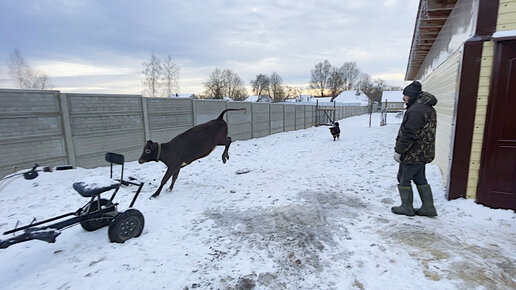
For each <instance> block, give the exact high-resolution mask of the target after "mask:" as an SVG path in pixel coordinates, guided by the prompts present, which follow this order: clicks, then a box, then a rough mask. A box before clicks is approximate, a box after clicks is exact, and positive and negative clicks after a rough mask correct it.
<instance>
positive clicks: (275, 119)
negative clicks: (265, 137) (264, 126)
mask: <svg viewBox="0 0 516 290" xmlns="http://www.w3.org/2000/svg"><path fill="white" fill-rule="evenodd" d="M270 106H271V108H270V113H271V134H275V133H280V132H283V131H284V126H285V124H284V119H283V110H284V109H283V107H284V105H283V104H271V105H270Z"/></svg>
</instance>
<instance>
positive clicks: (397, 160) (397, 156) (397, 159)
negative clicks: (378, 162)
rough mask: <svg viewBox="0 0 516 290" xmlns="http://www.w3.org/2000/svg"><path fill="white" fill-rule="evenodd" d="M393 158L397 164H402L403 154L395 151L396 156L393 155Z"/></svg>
mask: <svg viewBox="0 0 516 290" xmlns="http://www.w3.org/2000/svg"><path fill="white" fill-rule="evenodd" d="M392 157H393V158H394V160H395V161H396V162H398V163H400V157H401V154H399V153H398V152H396V151H394V155H392Z"/></svg>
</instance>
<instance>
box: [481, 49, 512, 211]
mask: <svg viewBox="0 0 516 290" xmlns="http://www.w3.org/2000/svg"><path fill="white" fill-rule="evenodd" d="M483 144H484V145H483V148H482V162H481V166H480V176H479V186H478V192H477V202H478V203H481V204H484V205H487V206H490V207H494V208H510V209H513V210H516V40H511V41H503V42H498V43H497V45H496V49H495V56H494V61H493V81H492V88H491V93H490V95H489V101H488V108H487V117H486V126H485V133H484V143H483Z"/></svg>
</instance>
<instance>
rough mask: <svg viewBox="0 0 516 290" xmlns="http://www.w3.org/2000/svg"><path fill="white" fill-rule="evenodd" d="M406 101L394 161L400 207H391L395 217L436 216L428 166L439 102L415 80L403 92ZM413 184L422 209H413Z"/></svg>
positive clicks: (431, 153) (433, 150)
mask: <svg viewBox="0 0 516 290" xmlns="http://www.w3.org/2000/svg"><path fill="white" fill-rule="evenodd" d="M403 100H404V101H405V103H406V104H407V111H406V112H405V116H404V117H403V122H402V123H401V126H400V130H399V132H398V137H397V138H396V147H395V149H394V156H393V157H394V160H396V161H397V162H399V163H400V167H399V170H398V182H399V185H398V190H399V193H400V197H401V206H396V207H392V208H391V210H392V212H393V213H395V214H403V215H407V216H414V215H416V214H417V215H420V216H436V215H437V211H436V210H435V207H434V199H433V196H432V189H431V188H430V185H429V184H428V182H427V180H426V176H425V165H426V164H427V163H430V162H432V160H434V157H435V129H436V125H437V116H436V112H435V109H434V108H433V106H435V104H437V99H436V98H435V96H433V95H432V94H430V93H427V92H425V91H422V90H421V83H419V82H417V81H414V82H412V83H411V84H410V85H408V86H407V87H405V89H404V90H403ZM411 181H414V183H415V184H416V186H417V190H418V192H419V196H420V197H421V201H422V202H423V206H422V207H421V208H419V209H416V210H414V208H413V207H412V202H413V193H412V186H411V183H410V182H411Z"/></svg>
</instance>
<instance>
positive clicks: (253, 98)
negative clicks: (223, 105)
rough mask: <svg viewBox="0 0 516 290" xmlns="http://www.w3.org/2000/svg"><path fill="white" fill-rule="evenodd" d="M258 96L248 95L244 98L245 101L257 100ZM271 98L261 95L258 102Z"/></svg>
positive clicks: (268, 100)
mask: <svg viewBox="0 0 516 290" xmlns="http://www.w3.org/2000/svg"><path fill="white" fill-rule="evenodd" d="M258 97H259V96H249V97H247V99H245V101H246V102H258V99H259V98H258ZM270 101H271V99H270V98H269V97H268V96H261V99H260V102H270Z"/></svg>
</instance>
